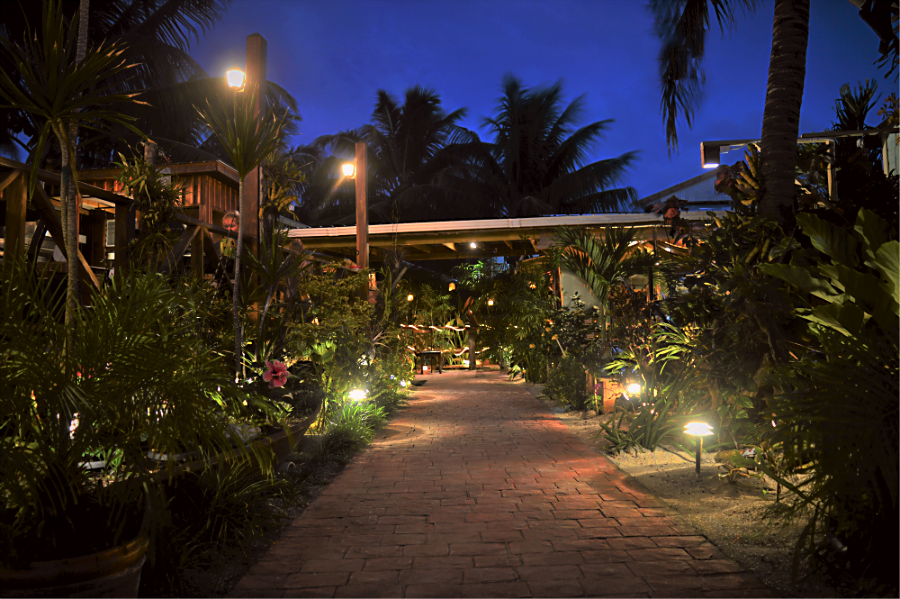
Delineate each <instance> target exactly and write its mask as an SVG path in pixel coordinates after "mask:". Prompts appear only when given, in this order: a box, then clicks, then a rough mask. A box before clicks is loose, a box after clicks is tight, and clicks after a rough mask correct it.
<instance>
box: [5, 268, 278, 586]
mask: <svg viewBox="0 0 900 599" xmlns="http://www.w3.org/2000/svg"><path fill="white" fill-rule="evenodd" d="M64 291H65V290H64V289H61V288H58V287H55V286H54V283H53V279H52V277H48V276H46V273H41V272H33V271H31V270H29V268H28V267H27V266H26V264H25V262H24V260H21V259H20V260H19V261H18V262H16V263H14V262H13V261H12V260H9V261H8V262H7V264H5V268H4V269H2V275H0V339H3V343H2V344H0V547H2V551H0V589H2V593H3V594H4V595H14V594H17V593H19V594H26V595H32V596H33V595H41V594H44V595H51V596H59V595H67V594H73V593H82V594H88V595H93V596H103V595H111V596H125V595H128V594H133V593H134V592H136V589H137V584H138V580H139V576H140V567H141V564H142V563H143V560H144V555H145V553H146V550H147V547H148V546H149V541H148V539H149V538H150V537H152V533H153V531H154V527H155V523H156V522H158V521H159V519H160V518H161V517H162V516H163V515H164V511H165V504H166V498H165V496H164V491H163V485H160V484H158V483H159V481H160V480H162V479H165V478H171V477H172V476H174V475H175V474H177V473H178V472H179V470H178V467H177V465H176V464H174V463H170V462H154V461H152V460H148V459H147V458H146V452H147V450H148V449H153V450H155V451H156V452H158V453H177V452H178V451H179V450H180V448H182V447H198V448H202V450H203V452H204V454H206V455H219V456H226V457H228V458H229V459H232V460H234V461H249V460H251V459H252V460H254V461H255V462H257V463H260V464H263V465H264V466H265V467H269V466H270V464H271V456H270V453H269V452H268V451H267V450H266V448H265V447H258V446H251V447H250V448H249V450H247V449H244V450H242V451H238V450H237V449H236V448H235V447H234V446H233V445H232V443H231V440H230V438H229V428H228V425H229V424H231V423H233V422H235V421H237V420H238V419H239V418H242V417H243V413H244V411H246V409H247V406H245V405H244V402H245V401H247V400H246V398H247V397H248V396H247V393H246V392H245V391H243V390H241V389H240V388H238V387H236V386H235V385H234V384H233V382H232V381H231V377H230V374H229V368H228V366H227V365H226V364H225V363H224V361H223V360H222V359H221V358H220V357H219V356H217V355H215V354H214V353H213V352H211V351H209V348H207V347H206V346H205V345H204V344H203V343H202V342H201V341H198V338H197V335H196V334H195V331H194V328H193V327H194V321H195V316H194V315H195V313H196V311H197V306H194V305H192V303H191V297H190V295H189V294H185V293H180V292H179V290H178V289H172V288H171V287H170V286H169V285H168V284H167V282H166V281H165V280H164V279H163V278H162V277H160V276H158V275H156V274H155V273H148V274H142V273H138V272H132V273H130V274H127V275H126V274H120V275H117V277H115V278H114V279H113V281H112V283H111V284H110V285H109V287H108V288H107V289H106V290H105V291H102V292H101V291H95V292H94V293H93V294H92V297H91V300H90V307H80V306H79V307H78V309H77V310H76V318H75V320H74V325H73V328H74V330H69V329H67V327H66V326H65V324H64V310H65V307H64V301H65V295H64ZM67 336H68V338H69V339H74V343H72V344H71V345H67V344H66V339H67ZM251 399H252V398H251ZM247 403H250V402H247ZM96 456H115V459H112V460H110V459H107V460H104V461H105V462H106V464H105V468H104V469H102V470H99V471H98V470H91V469H89V468H88V467H87V466H88V462H91V461H95V460H94V459H93V458H94V457H96Z"/></svg>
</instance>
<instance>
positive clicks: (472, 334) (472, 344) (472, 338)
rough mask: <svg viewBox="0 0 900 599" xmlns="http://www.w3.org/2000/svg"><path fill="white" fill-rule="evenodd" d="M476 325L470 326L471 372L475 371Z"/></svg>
mask: <svg viewBox="0 0 900 599" xmlns="http://www.w3.org/2000/svg"><path fill="white" fill-rule="evenodd" d="M475 335H476V332H475V325H474V324H473V325H469V370H475Z"/></svg>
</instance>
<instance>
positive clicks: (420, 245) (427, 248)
mask: <svg viewBox="0 0 900 599" xmlns="http://www.w3.org/2000/svg"><path fill="white" fill-rule="evenodd" d="M409 247H412V248H415V249H417V250H419V251H420V252H422V253H423V254H430V253H431V246H428V245H425V244H423V243H417V244H412V243H411V244H409Z"/></svg>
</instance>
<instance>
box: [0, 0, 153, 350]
mask: <svg viewBox="0 0 900 599" xmlns="http://www.w3.org/2000/svg"><path fill="white" fill-rule="evenodd" d="M10 10H15V9H14V8H11V9H10ZM78 18H79V17H78V15H77V14H76V15H75V17H73V19H72V21H71V22H69V23H66V19H65V16H64V15H63V12H62V9H61V3H60V2H53V1H49V2H45V3H44V7H43V23H42V32H41V35H40V36H38V35H37V32H35V35H34V36H25V40H26V41H25V42H24V43H23V45H21V46H20V45H18V44H14V43H13V42H11V41H10V39H9V38H8V37H6V36H4V37H0V44H2V47H3V51H4V52H5V53H7V54H8V55H9V58H10V61H9V62H10V63H11V64H12V65H13V68H12V69H11V70H10V71H7V70H6V69H4V68H3V67H0V97H2V99H3V105H2V107H3V108H15V109H18V110H22V111H25V112H27V113H29V114H31V115H32V116H33V117H34V118H35V120H37V121H39V122H41V121H42V122H43V126H42V127H41V130H40V133H39V134H38V140H37V144H36V147H35V150H34V153H33V154H32V164H31V176H30V180H29V195H31V194H33V193H34V186H35V183H36V180H37V169H38V167H39V166H40V165H39V160H40V157H41V156H43V154H44V147H45V145H46V143H47V140H48V139H49V138H50V136H51V135H53V136H55V137H56V139H57V141H58V142H59V145H60V150H61V153H62V181H61V186H60V193H61V195H62V198H61V199H62V206H63V216H64V220H65V221H66V222H64V223H63V228H64V231H65V232H66V235H65V237H66V240H65V242H66V244H65V245H66V255H67V258H68V260H69V264H71V265H72V267H71V268H69V274H68V285H69V291H68V296H67V302H66V322H68V323H70V324H71V323H72V322H73V318H74V312H75V306H76V303H77V301H78V300H77V298H78V269H77V267H76V266H77V264H78V260H77V251H78V239H77V222H78V220H77V219H78V213H77V210H76V205H75V198H74V197H68V195H69V188H70V181H71V182H74V183H75V185H77V183H78V173H77V171H76V169H75V168H74V166H75V146H76V140H75V139H72V138H71V136H70V131H72V130H73V128H74V127H75V126H77V127H81V128H84V129H91V130H95V131H100V130H101V128H103V127H109V126H110V125H121V126H123V127H125V128H127V129H129V130H131V131H133V132H134V133H136V134H138V135H140V136H141V137H145V136H144V134H143V133H141V132H140V131H139V130H138V129H137V128H136V127H135V126H134V125H132V121H134V120H135V119H134V118H132V117H129V116H126V115H124V114H122V113H120V112H117V111H116V110H114V107H115V105H117V104H119V105H121V104H123V103H140V102H138V100H137V99H136V96H137V95H138V94H137V93H136V92H135V93H122V92H121V91H118V88H115V87H113V86H112V85H110V84H108V83H107V81H109V80H111V79H112V78H113V77H114V76H120V75H121V74H122V73H127V71H128V70H129V69H132V68H134V67H135V66H137V65H133V64H128V62H127V61H126V60H125V59H124V58H123V56H122V54H123V52H124V46H122V45H120V44H109V45H104V44H100V45H99V46H98V47H96V48H92V49H91V50H90V51H89V52H88V53H87V54H86V55H85V56H84V58H83V60H80V61H79V60H78V52H77V41H78ZM72 330H74V328H72ZM72 342H73V340H70V341H69V343H70V344H71V343H72Z"/></svg>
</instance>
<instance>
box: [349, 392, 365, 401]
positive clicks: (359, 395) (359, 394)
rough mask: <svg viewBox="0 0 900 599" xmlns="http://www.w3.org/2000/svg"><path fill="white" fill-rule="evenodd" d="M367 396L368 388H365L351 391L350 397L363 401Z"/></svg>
mask: <svg viewBox="0 0 900 599" xmlns="http://www.w3.org/2000/svg"><path fill="white" fill-rule="evenodd" d="M365 398H366V390H365V389H354V390H353V391H351V392H350V399H352V400H353V401H362V400H364V399H365Z"/></svg>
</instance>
